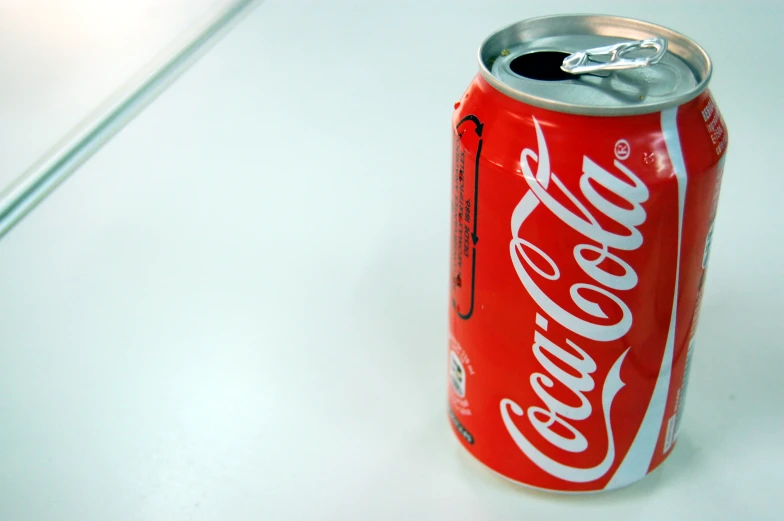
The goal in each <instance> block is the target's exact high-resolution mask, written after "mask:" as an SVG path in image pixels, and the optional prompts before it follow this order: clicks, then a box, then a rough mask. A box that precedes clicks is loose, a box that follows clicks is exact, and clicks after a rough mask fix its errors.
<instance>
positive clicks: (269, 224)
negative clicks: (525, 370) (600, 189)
mask: <svg viewBox="0 0 784 521" xmlns="http://www.w3.org/2000/svg"><path fill="white" fill-rule="evenodd" d="M661 4H664V5H661ZM582 5H583V4H582V3H579V2H571V3H570V2H562V1H552V2H547V3H533V2H531V3H526V2H519V1H514V2H512V1H508V2H500V1H495V2H482V3H480V2H468V1H462V0H461V1H454V0H451V1H450V0H439V1H433V2H413V1H411V2H407V1H406V2H395V3H391V2H387V3H381V2H379V3H370V2H364V3H363V2H348V1H331V2H314V1H309V0H286V1H283V0H269V1H268V2H266V3H264V4H262V5H261V7H260V8H258V9H256V10H255V11H253V12H252V13H251V15H250V16H249V17H248V18H247V19H245V20H244V21H243V22H242V23H241V24H240V25H238V26H237V27H236V28H235V29H234V30H233V31H232V32H231V33H230V34H229V35H228V36H226V37H225V39H224V40H223V41H221V42H220V43H219V44H218V45H217V46H216V47H215V48H214V49H213V50H212V51H210V52H209V53H208V54H207V55H206V56H205V57H203V58H202V59H201V61H199V62H198V63H197V64H196V65H195V66H194V67H193V68H192V69H191V70H190V71H188V72H187V73H186V74H185V75H184V76H183V77H182V78H181V79H180V80H178V82H177V83H175V84H174V85H173V86H172V87H171V88H170V89H169V90H168V91H167V92H165V93H164V94H163V95H162V96H161V97H160V98H159V99H158V100H157V101H156V102H155V103H154V104H153V105H151V106H150V107H149V108H148V109H147V110H146V111H145V112H143V113H142V114H141V115H140V116H139V117H138V118H137V119H136V120H135V121H134V122H132V123H131V124H130V125H129V126H128V127H127V128H126V129H125V130H123V131H122V132H121V133H120V134H119V135H118V136H117V137H116V138H115V139H114V140H113V141H112V142H110V143H109V144H108V145H107V146H106V147H105V148H104V149H102V150H101V151H100V152H99V153H98V154H97V155H96V156H95V157H94V158H93V159H92V160H90V161H89V162H88V163H87V164H85V165H84V166H83V167H82V169H81V170H80V171H79V172H77V173H76V174H75V176H74V177H73V178H71V179H70V180H69V181H67V182H66V183H65V184H64V185H63V186H62V187H60V188H59V189H58V191H57V192H55V193H54V194H53V195H52V196H51V197H50V198H49V199H48V200H46V201H45V202H44V203H43V204H42V206H40V207H39V208H38V209H36V210H35V211H34V212H33V213H32V214H31V215H29V216H28V217H27V218H26V219H25V220H24V221H22V222H21V223H20V224H19V225H18V226H17V227H16V228H15V229H14V230H12V231H11V232H10V233H9V234H8V235H7V236H6V237H5V238H3V240H2V241H1V242H0V274H2V276H1V277H0V342H2V344H1V345H0V415H1V416H0V418H2V423H1V424H0V519H2V520H3V521H17V520H19V521H21V520H35V521H49V520H53V521H54V520H71V519H73V520H76V519H78V520H80V521H93V520H95V521H106V520H112V521H124V520H134V521H135V520H156V521H158V520H175V521H185V520H232V521H240V520H259V519H270V520H272V519H292V520H298V521H299V520H309V519H313V520H327V519H335V520H353V519H357V520H375V519H396V520H397V519H423V520H441V519H444V520H463V519H466V520H469V519H474V520H494V519H504V520H505V519H510V520H512V519H515V520H518V519H529V520H542V519H548V520H561V519H564V520H574V519H580V520H586V521H587V520H602V521H607V520H616V519H617V520H630V519H641V520H655V521H661V520H663V519H667V520H692V519H709V520H712V521H717V520H755V521H757V520H777V519H782V518H784V508H782V503H781V498H780V495H781V490H782V486H781V483H782V479H781V474H782V472H781V467H782V463H784V445H783V444H782V441H781V440H782V433H784V408H782V406H781V403H782V399H784V391H783V390H782V384H781V382H782V377H781V374H780V372H779V371H780V370H781V368H782V367H784V351H783V350H782V344H781V340H780V338H781V336H782V335H781V332H780V330H779V326H780V325H781V311H782V310H783V309H784V306H782V304H783V302H782V294H784V279H783V278H782V277H781V276H780V275H779V274H778V271H777V269H776V268H775V266H776V265H778V264H780V256H781V254H782V246H781V244H782V243H781V236H782V235H781V234H782V231H781V228H782V219H781V216H782V213H781V212H782V210H781V202H780V195H781V193H782V189H784V180H783V179H784V176H782V175H781V174H780V170H781V166H780V163H781V158H780V155H779V154H778V151H779V150H780V148H781V143H780V141H781V140H780V138H781V122H782V119H783V118H784V110H782V108H781V107H782V105H781V104H780V98H781V94H780V93H781V84H782V81H783V80H784V76H782V67H780V66H779V65H777V64H775V62H774V61H773V59H774V53H773V51H772V50H776V49H779V48H780V33H781V27H782V23H783V22H784V9H782V7H781V6H780V4H777V3H773V2H769V3H767V4H762V3H759V4H757V5H754V4H747V5H744V6H743V7H740V6H738V7H731V6H730V4H729V2H728V3H727V4H726V5H724V4H722V3H720V2H714V3H711V4H703V3H702V2H700V3H697V2H690V3H687V2H678V3H675V2H673V3H672V4H670V3H667V2H664V3H662V2H657V3H654V2H651V3H647V4H645V5H638V4H637V3H633V2H625V3H620V2H618V3H610V2H605V3H603V4H602V5H593V6H592V9H593V10H595V11H605V12H613V13H617V14H621V15H628V16H635V17H639V18H643V19H649V20H651V21H655V22H658V23H661V24H663V25H667V26H671V27H673V28H674V29H678V30H681V31H682V32H684V33H686V34H688V35H689V36H691V37H693V38H694V39H695V40H697V41H698V42H700V43H701V44H703V45H704V46H705V47H706V48H707V50H708V51H709V53H710V54H711V56H712V58H713V60H714V64H715V75H714V78H713V83H712V90H713V93H714V95H715V97H716V99H717V101H718V104H719V106H720V107H721V109H722V111H723V114H724V117H725V120H726V122H727V125H728V128H729V133H730V145H729V156H728V161H727V165H726V170H725V176H724V185H723V191H722V195H721V203H720V209H719V216H718V221H717V223H716V230H717V231H716V234H715V240H714V245H713V247H712V253H711V270H710V276H709V280H708V283H707V290H706V293H705V295H704V300H703V304H702V318H701V322H700V330H699V333H698V342H699V347H698V351H697V354H696V357H695V362H694V366H693V369H692V377H691V378H692V379H691V384H690V388H689V404H688V406H687V410H686V418H685V430H684V434H683V435H682V437H681V439H680V441H679V444H678V446H677V447H676V449H675V450H674V452H673V454H672V456H671V457H670V458H669V460H668V461H667V462H666V463H665V464H664V465H663V467H662V468H661V469H660V470H657V471H656V472H655V473H654V474H653V475H651V476H649V477H648V478H646V479H645V480H643V481H642V482H640V483H638V484H636V485H633V486H631V487H628V488H626V489H623V490H620V491H617V492H613V493H607V494H599V495H593V496H584V497H562V496H554V495H548V494H542V493H532V492H528V491H525V490H523V489H520V488H518V487H515V486H512V485H509V484H507V483H506V482H504V481H502V480H501V479H499V478H496V477H494V476H493V475H491V474H490V473H489V472H488V471H486V470H484V469H483V468H482V467H480V465H478V464H477V463H474V462H473V461H472V460H471V459H470V457H468V456H466V455H465V454H464V453H463V451H462V449H461V448H460V447H459V445H458V443H457V441H456V440H454V439H453V436H452V434H451V433H450V431H449V426H448V421H447V417H446V413H445V407H446V378H445V376H446V317H447V307H446V306H447V288H448V286H447V277H448V275H447V270H448V267H447V263H448V246H449V240H448V235H449V231H448V227H449V219H448V214H449V189H450V181H449V179H450V165H449V162H450V144H449V135H450V133H449V132H450V131H449V124H450V123H449V122H450V115H451V111H452V102H453V101H455V100H456V99H457V98H458V97H459V96H460V94H461V93H462V90H463V89H464V88H465V87H466V86H467V85H468V82H469V80H470V78H471V77H472V75H473V74H474V73H475V70H476V69H475V67H476V65H475V50H476V48H477V46H478V44H479V42H480V41H481V40H482V38H484V36H486V35H487V34H488V33H489V32H491V31H493V30H495V29H497V28H499V27H500V26H503V25H505V24H507V23H510V22H512V21H516V20H519V19H523V18H527V17H532V16H538V15H543V14H547V13H556V12H574V11H582V10H584V7H582ZM738 5H740V4H738ZM743 27H746V29H745V30H744V29H742V28H743ZM744 31H745V32H744Z"/></svg>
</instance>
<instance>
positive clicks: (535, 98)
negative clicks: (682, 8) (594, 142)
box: [479, 15, 712, 116]
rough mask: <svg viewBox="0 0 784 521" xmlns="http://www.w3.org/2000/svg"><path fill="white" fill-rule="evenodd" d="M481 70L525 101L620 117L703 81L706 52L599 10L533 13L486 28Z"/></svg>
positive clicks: (671, 99)
mask: <svg viewBox="0 0 784 521" xmlns="http://www.w3.org/2000/svg"><path fill="white" fill-rule="evenodd" d="M479 68H480V72H481V74H482V76H483V77H484V78H485V79H486V80H487V81H488V82H489V83H490V84H491V85H492V86H493V87H495V88H496V89H498V90H499V91H501V92H503V93H505V94H506V95H508V96H511V97H512V98H515V99H518V100H520V101H522V102H524V103H528V104H531V105H536V106H539V107H544V108H547V109H551V110H556V111H559V112H569V113H573V114H590V115H610V116H613V115H614V116H621V115H631V114H643V113H648V112H657V111H660V110H663V109H665V108H668V107H672V106H675V105H680V104H683V103H685V102H687V101H689V100H691V99H693V98H695V97H696V96H698V95H699V94H700V93H701V92H702V91H703V90H705V88H706V87H707V85H708V81H709V80H710V75H711V70H712V67H711V61H710V58H709V57H708V55H707V53H706V52H705V51H704V50H703V49H702V47H700V46H699V45H697V44H696V43H695V42H694V41H692V40H691V39H689V38H687V37H685V36H683V35H682V34H680V33H677V32H675V31H672V30H670V29H667V28H665V27H661V26H659V25H654V24H651V23H648V22H642V21H639V20H633V19H630V18H620V17H614V16H603V15H558V16H547V17H543V18H533V19H530V20H524V21H522V22H518V23H516V24H513V25H510V26H509V27H506V28H504V29H501V30H500V31H498V32H496V33H494V34H492V35H490V36H489V37H488V38H487V39H486V40H485V41H484V42H483V43H482V45H481V47H480V48H479Z"/></svg>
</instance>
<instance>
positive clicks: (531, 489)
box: [447, 419, 669, 496]
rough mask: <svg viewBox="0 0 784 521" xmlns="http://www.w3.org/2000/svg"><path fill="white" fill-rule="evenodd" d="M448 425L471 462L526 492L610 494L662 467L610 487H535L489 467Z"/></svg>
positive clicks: (569, 494)
mask: <svg viewBox="0 0 784 521" xmlns="http://www.w3.org/2000/svg"><path fill="white" fill-rule="evenodd" d="M447 421H448V419H447ZM449 427H450V429H449V430H450V431H451V432H452V437H453V440H455V441H457V444H458V445H459V446H460V452H462V453H463V454H464V455H468V456H469V457H470V458H469V459H470V461H471V462H473V463H478V464H479V465H480V466H481V467H482V468H483V469H485V470H486V471H489V472H490V473H491V474H492V475H493V476H494V477H496V478H500V479H502V480H504V481H505V482H507V483H510V484H512V485H515V486H516V487H519V489H521V490H524V491H527V492H538V493H542V494H554V495H559V496H593V495H597V494H608V493H609V494H611V493H613V492H616V491H620V490H624V489H626V488H628V487H630V486H632V485H636V484H637V483H640V482H642V481H645V478H647V477H648V476H650V475H651V474H653V473H654V472H656V470H658V469H659V468H661V467H662V465H658V466H657V467H656V468H655V469H653V470H652V471H650V472H648V473H647V474H646V475H644V476H643V477H642V478H640V479H638V480H635V481H632V482H630V483H626V484H625V485H622V486H620V487H616V488H611V489H597V490H559V489H555V488H543V487H537V486H535V485H530V484H528V483H525V482H522V481H517V480H515V479H512V478H510V477H509V476H505V475H504V474H501V473H500V472H498V471H497V470H495V469H493V468H492V467H490V466H489V465H488V464H487V463H485V462H484V461H482V460H480V459H479V458H478V457H476V455H474V453H473V452H471V451H470V450H468V447H466V446H465V444H463V442H462V441H461V440H460V435H459V433H457V432H456V431H455V427H454V425H453V424H452V422H449ZM667 459H669V457H668V458H665V461H666V460H667ZM662 463H664V462H662Z"/></svg>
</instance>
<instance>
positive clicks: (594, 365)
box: [448, 15, 727, 492]
mask: <svg viewBox="0 0 784 521" xmlns="http://www.w3.org/2000/svg"><path fill="white" fill-rule="evenodd" d="M479 64H480V73H479V74H478V75H477V76H476V78H475V79H474V80H473V81H472V83H471V84H470V85H469V87H468V90H466V92H465V94H464V95H463V97H462V98H461V99H460V101H459V102H458V103H456V104H455V112H454V116H453V129H454V143H453V153H454V168H453V183H452V189H453V198H452V210H453V212H452V253H451V303H450V320H449V324H450V337H449V357H448V358H449V360H448V371H449V380H450V384H449V417H450V420H451V422H452V425H453V428H454V431H455V433H456V435H457V438H458V439H459V440H460V442H461V443H462V445H463V446H464V447H465V448H466V449H467V450H468V451H469V452H470V453H471V454H472V455H473V456H475V457H476V458H477V459H478V460H479V461H480V462H482V463H483V464H484V465H486V466H487V467H489V468H490V469H492V470H493V471H495V472H496V473H498V474H500V475H502V476H504V477H506V478H508V479H510V480H512V481H515V482H518V483H521V484H524V485H527V486H530V487H535V488H538V489H544V490H551V491H558V492H592V491H600V490H611V489H615V488H618V487H622V486H625V485H628V484H630V483H633V482H635V481H637V480H639V479H640V478H642V477H644V476H645V475H646V474H648V473H649V472H651V471H652V470H653V469H655V468H656V467H658V466H659V465H660V464H661V463H662V462H663V461H664V460H665V459H666V457H667V456H668V454H669V453H670V452H671V450H672V448H673V446H674V444H675V442H676V440H677V438H678V434H679V430H680V427H681V414H682V412H683V407H684V397H685V392H686V382H687V380H688V373H689V366H690V363H691V359H692V355H693V350H694V340H693V338H694V332H695V327H696V325H697V315H698V312H699V307H700V306H699V304H700V296H701V293H702V289H703V283H704V280H705V271H706V267H707V262H708V251H709V248H710V243H711V234H712V230H713V220H714V217H715V215H716V206H717V200H718V195H719V186H720V182H721V176H722V168H723V163H724V152H725V149H726V146H727V133H726V130H725V127H724V122H723V120H722V118H721V115H720V114H719V111H718V108H717V107H716V104H715V103H714V101H713V99H712V98H711V95H710V93H709V92H708V90H707V84H708V80H709V78H710V74H711V62H710V60H709V58H708V56H707V54H706V53H705V52H704V51H703V50H702V48H700V47H699V46H698V45H697V44H696V43H694V42H693V41H691V40H690V39H688V38H686V37H685V36H683V35H681V34H678V33H676V32H674V31H671V30H669V29H665V28H663V27H660V26H657V25H653V24H649V23H646V22H641V21H638V20H631V19H625V18H616V17H606V16H582V15H580V16H577V15H574V16H571V15H569V16H554V17H546V18H538V19H533V20H526V21H523V22H520V23H517V24H514V25H512V26H510V27H507V28H505V29H502V30H501V31H499V32H497V33H495V34H493V35H491V36H490V37H489V38H488V39H487V40H485V42H484V43H483V44H482V46H481V48H480V50H479Z"/></svg>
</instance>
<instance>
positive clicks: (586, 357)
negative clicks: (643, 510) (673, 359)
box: [500, 118, 649, 483]
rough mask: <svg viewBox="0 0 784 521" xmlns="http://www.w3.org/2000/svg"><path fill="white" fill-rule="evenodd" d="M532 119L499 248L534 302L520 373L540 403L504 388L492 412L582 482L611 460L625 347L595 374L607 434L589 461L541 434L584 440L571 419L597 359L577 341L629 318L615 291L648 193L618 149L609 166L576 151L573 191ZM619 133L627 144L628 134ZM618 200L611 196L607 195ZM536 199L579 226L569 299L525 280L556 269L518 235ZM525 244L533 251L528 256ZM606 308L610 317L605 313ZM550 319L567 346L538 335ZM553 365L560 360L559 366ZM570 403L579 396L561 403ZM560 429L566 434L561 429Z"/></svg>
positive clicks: (629, 277) (601, 338) (611, 335)
mask: <svg viewBox="0 0 784 521" xmlns="http://www.w3.org/2000/svg"><path fill="white" fill-rule="evenodd" d="M533 123H534V127H535V130H536V140H537V150H536V151H534V150H531V149H529V148H525V149H524V150H523V151H522V153H521V155H520V166H521V169H522V172H523V178H524V179H525V181H526V183H527V184H528V188H529V189H528V190H527V191H526V193H525V194H524V195H523V197H522V198H521V199H520V201H519V202H518V203H517V205H516V207H515V209H514V211H513V212H512V216H511V222H510V224H511V232H512V240H511V241H510V243H509V253H510V256H511V260H512V264H513V265H514V269H515V271H516V273H517V275H518V277H519V279H520V282H521V283H522V284H523V287H524V288H525V290H526V291H527V292H528V294H529V295H530V296H531V297H532V298H533V300H534V301H535V302H536V304H537V306H538V307H539V310H540V311H541V312H537V313H536V315H535V317H534V318H535V323H536V329H535V330H534V334H533V342H534V343H533V346H532V349H533V355H534V357H535V359H536V360H537V361H538V363H539V364H540V366H541V368H540V369H538V371H536V372H533V373H532V374H531V376H530V385H531V388H532V389H533V391H534V393H535V394H536V396H537V397H538V398H539V400H540V401H541V403H540V404H528V405H527V406H526V407H523V406H521V405H520V404H518V403H516V402H514V401H513V400H511V399H508V398H505V399H503V400H501V402H500V409H501V417H502V419H503V422H504V425H505V426H506V429H507V431H508V432H509V434H510V435H511V437H512V439H513V440H514V442H515V444H516V445H517V446H518V447H519V449H520V450H521V451H522V452H523V453H524V454H525V455H526V456H527V457H528V458H529V459H530V460H531V461H532V462H534V463H535V464H536V465H537V466H539V467H540V468H541V469H543V470H544V471H546V472H548V473H549V474H551V475H553V476H555V477H558V478H561V479H564V480H567V481H571V482H578V483H585V482H589V481H594V480H596V479H599V478H601V477H602V476H604V475H605V474H606V473H607V472H608V470H609V469H610V467H611V466H612V464H613V462H614V460H615V440H614V436H613V430H612V422H611V409H612V403H613V400H614V399H615V397H616V395H617V394H618V392H619V391H620V390H621V388H622V387H623V386H624V383H623V382H622V381H621V378H620V373H621V366H622V364H623V361H624V359H625V357H626V354H627V353H628V348H627V349H626V350H625V351H624V352H623V353H622V354H621V355H620V356H619V357H618V358H617V359H616V360H615V362H614V363H613V365H612V367H611V368H610V370H609V371H608V373H607V376H606V377H605V378H604V382H602V383H601V409H602V410H601V414H602V416H603V420H604V427H605V432H606V438H607V439H606V443H607V449H606V452H605V455H604V457H603V459H602V460H601V461H600V462H599V463H598V464H597V465H595V466H593V467H589V468H582V467H575V466H572V465H569V464H567V463H564V462H561V461H557V460H556V459H554V458H552V457H550V456H548V455H547V452H548V451H547V444H550V445H552V446H553V447H556V448H558V449H562V450H564V451H567V452H570V453H581V452H584V451H585V450H587V449H588V447H589V445H590V443H591V441H589V440H588V439H587V438H586V436H585V435H584V434H583V433H582V432H581V431H580V428H579V422H580V421H581V420H585V419H587V418H589V417H590V416H591V415H592V414H593V413H594V411H593V405H592V404H591V402H590V401H589V400H588V398H587V397H586V393H589V392H591V391H592V390H594V388H595V387H596V382H595V381H594V378H593V376H592V375H593V374H594V373H595V372H596V370H597V365H596V362H595V361H594V359H593V358H592V357H591V355H590V353H589V352H587V351H586V350H585V349H583V348H582V347H581V344H584V343H585V342H584V341H586V340H587V341H595V342H610V341H614V340H617V339H619V338H621V337H622V336H623V335H625V334H626V333H627V332H628V331H629V329H630V328H631V326H632V323H633V319H634V317H633V316H632V311H631V310H630V309H629V306H628V305H627V303H626V302H625V301H624V299H623V298H622V292H624V291H627V290H630V289H632V288H634V287H635V286H636V285H637V282H638V277H637V273H636V271H635V270H634V268H633V267H632V265H631V264H629V263H628V262H627V261H626V260H624V258H623V256H624V253H625V252H630V251H633V250H636V249H638V248H639V247H640V246H641V245H642V244H643V236H642V233H641V232H640V230H639V229H638V227H639V226H640V225H642V223H643V222H645V219H646V214H645V210H644V209H643V207H642V203H644V202H645V201H646V200H647V199H648V196H649V192H648V188H647V187H646V186H645V184H644V183H643V182H642V181H641V180H640V178H639V177H638V176H637V175H636V174H635V173H634V172H632V171H631V170H630V169H629V168H628V167H627V166H626V165H624V163H623V162H622V161H621V159H622V158H623V159H625V158H627V157H628V154H625V155H618V154H616V159H615V160H614V162H613V165H612V166H613V169H612V172H611V171H609V170H607V169H605V168H604V167H602V166H600V165H599V164H597V163H596V162H594V161H593V160H592V159H591V158H589V157H588V156H583V162H582V175H581V176H580V178H579V191H580V192H579V195H580V197H578V196H577V195H576V194H575V193H574V191H572V190H570V188H568V187H567V186H566V185H565V184H564V183H563V181H562V180H561V179H560V178H559V177H558V176H557V175H556V174H555V173H554V172H552V171H551V168H550V156H549V153H548V149H547V142H546V140H545V137H544V134H543V132H542V129H541V127H540V125H539V122H538V121H537V120H536V118H533ZM624 143H625V144H626V146H627V148H628V143H627V142H625V141H624ZM627 152H628V150H627ZM532 163H535V164H536V172H533V170H532V167H531V165H532ZM597 187H601V189H602V191H601V192H600V191H598V190H597ZM553 189H555V190H558V191H559V192H560V193H561V194H562V196H563V197H565V198H567V199H568V200H569V202H570V203H571V205H570V206H571V207H573V208H576V209H577V210H578V212H575V211H573V210H572V209H570V208H568V207H567V206H565V205H564V204H562V203H561V202H560V201H559V200H558V199H557V198H556V197H554V196H553V194H552V193H551V192H553V191H554V190H553ZM602 193H611V194H613V196H614V197H613V198H612V200H610V199H607V198H606V197H604V196H603V195H602ZM563 197H561V199H563ZM619 202H620V203H621V204H616V203H619ZM537 209H541V211H548V212H551V213H552V214H553V215H554V216H555V217H557V218H558V219H559V220H560V221H561V222H562V223H563V224H565V225H567V226H569V227H570V228H572V229H573V230H575V231H577V232H578V233H579V234H581V236H582V237H583V239H584V241H585V242H582V241H581V242H580V243H579V244H576V245H575V246H574V248H573V250H572V252H573V257H574V261H575V262H576V265H577V266H579V268H580V270H581V273H582V274H584V276H585V277H581V278H580V279H581V280H580V281H564V282H565V283H567V284H568V285H569V299H570V301H571V302H569V303H568V306H566V307H565V306H563V305H561V304H559V303H558V302H557V301H556V299H555V298H554V296H553V295H548V294H547V293H546V292H545V291H543V290H542V289H541V288H540V287H539V285H537V282H536V280H535V278H536V279H539V280H542V279H544V280H547V281H554V280H559V279H561V277H562V274H561V270H560V269H559V266H558V263H557V262H556V261H555V260H554V259H553V258H552V257H551V256H550V255H549V254H548V252H546V251H544V250H543V249H542V248H541V247H539V246H538V245H536V244H533V243H532V242H530V241H529V240H527V239H526V238H525V236H526V220H527V219H528V218H529V216H531V214H532V213H533V212H534V211H535V210H537ZM599 214H602V215H603V217H602V218H601V219H602V222H604V223H607V222H608V220H609V221H612V222H613V223H614V224H613V226H611V227H610V226H606V225H605V226H603V225H602V224H601V223H600V220H599V219H598V218H597V216H598V215H599ZM616 224H617V226H616ZM531 254H536V257H537V261H536V262H534V260H533V259H532V257H531ZM562 298H563V297H562ZM567 307H568V308H569V309H572V310H574V309H577V310H579V313H573V312H570V311H569V310H567ZM611 308H612V309H611ZM609 317H618V318H617V319H613V320H610V319H609ZM551 320H554V321H556V322H557V323H558V324H560V325H561V326H563V327H564V328H565V329H567V330H568V331H570V332H571V333H573V334H574V337H573V338H568V339H566V340H565V344H566V345H567V346H568V347H565V346H561V345H558V344H557V343H556V342H554V341H552V340H551V339H550V338H548V336H547V330H548V326H549V324H550V321H551ZM563 367H568V368H569V371H565V370H564V369H563ZM554 386H558V387H559V388H561V391H568V392H569V394H570V395H573V397H574V398H572V399H570V400H568V401H569V403H564V401H562V400H561V399H558V398H556V397H554V396H553V393H551V392H549V391H548V389H553V388H554ZM561 395H562V394H561ZM575 398H576V399H575ZM574 403H579V405H576V406H575V405H571V404H574ZM513 416H516V417H518V418H525V419H526V420H527V421H528V422H529V423H530V425H531V427H533V429H534V430H535V431H536V433H537V434H538V435H539V438H538V439H537V443H539V445H540V446H539V447H538V446H537V444H535V443H534V442H533V441H531V440H530V439H529V438H528V437H526V436H525V435H524V434H523V432H522V431H521V430H520V428H518V426H517V425H516V424H515V422H514V421H513V418H512V417H513ZM518 421H519V420H518ZM565 432H568V433H569V435H564V433H565ZM593 441H594V442H596V440H593ZM542 442H545V443H542ZM550 452H551V453H552V451H550Z"/></svg>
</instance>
